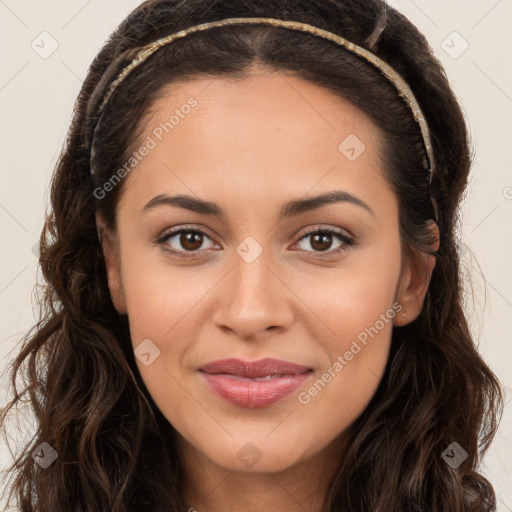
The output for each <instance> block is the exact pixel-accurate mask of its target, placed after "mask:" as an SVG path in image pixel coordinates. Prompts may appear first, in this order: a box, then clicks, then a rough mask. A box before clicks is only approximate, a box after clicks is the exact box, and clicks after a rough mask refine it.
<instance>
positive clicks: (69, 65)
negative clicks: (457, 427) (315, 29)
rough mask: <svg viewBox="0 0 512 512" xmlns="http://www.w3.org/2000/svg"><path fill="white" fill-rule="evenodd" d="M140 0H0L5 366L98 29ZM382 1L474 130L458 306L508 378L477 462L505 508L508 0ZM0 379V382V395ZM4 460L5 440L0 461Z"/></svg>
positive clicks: (1, 355)
mask: <svg viewBox="0 0 512 512" xmlns="http://www.w3.org/2000/svg"><path fill="white" fill-rule="evenodd" d="M139 3H140V2H139V0H122V1H121V0H109V1H108V2H103V1H102V2H100V1H99V0H89V1H86V0H66V1H63V0H46V1H45V2H41V1H40V0H17V1H15V0H0V34H1V36H0V38H1V43H2V45H1V47H0V54H1V57H0V58H1V63H2V64H1V68H0V113H1V120H2V122H1V125H0V130H1V132H0V155H1V160H0V169H1V181H0V183H1V186H0V239H1V241H2V243H1V246H0V247H1V249H0V255H1V260H0V319H1V320H0V365H1V367H2V369H3V367H4V365H5V364H6V362H7V361H8V360H9V358H11V357H13V355H14V353H15V350H16V345H17V341H18V340H19V338H20V336H21V335H22V334H23V333H24V332H25V331H26V329H28V328H29V327H30V326H31V325H32V324H33V322H34V313H33V306H34V305H35V301H34V296H33V287H34V284H35V282H36V277H37V275H36V273H37V262H36V257H35V255H34V253H33V251H34V246H35V245H36V244H37V241H38V238H39V234H40V231H41V228H42V222H43V214H44V212H45V208H46V206H47V204H48V186H49V180H50V175H51V172H52V170H53V166H54V164H55V162H56V159H57V157H58V154H59V152H60V149H61V147H62V144H63V142H64V140H65V136H66V130H67V126H68V123H69V121H70V117H71V113H72V107H73V103H74V100H75V97H76V95H77V93H78V91H79V88H80V85H81V81H82V79H83V77H84V76H85V74H86V70H87V67H88V66H89V63H90V62H91V61H92V59H93V57H94V55H95V54H96V52H97V51H98V49H99V48H100V46H101V45H102V44H103V42H104V40H105V39H106V38H107V37H108V35H109V34H110V33H111V32H112V31H113V29H114V28H115V27H116V26H117V25H118V23H119V22H121V20H122V19H123V18H124V17H125V16H126V15H127V14H128V13H129V12H130V11H131V10H132V9H133V8H134V7H135V6H137V5H138V4H139ZM390 3H391V4H392V5H393V6H394V7H396V8H398V9H400V10H401V11H402V12H403V13H404V14H405V15H406V16H408V17H409V18H410V19H411V21H413V22H414V23H415V24H417V25H418V27H419V28H420V30H422V31H423V32H424V33H425V35H426V36H427V38H428V39H429V41H430V43H431V45H432V47H433V48H434V51H435V53H436V54H437V56H438V57H439V59H440V60H441V61H442V62H443V64H444V65H445V67H446V70H447V74H448V77H449V79H450V80H451V83H452V84H453V87H454V89H455V91H456V93H457V95H458V97H459V99H460V101H461V103H462V106H463V109H464V111H465V113H466V116H467V121H468V124H469V128H470V131H471V134H472V140H473V145H474V151H475V165H474V167H473V173H472V179H471V185H470V187H469V190H468V193H467V198H466V202H465V205H464V209H463V218H462V221H461V232H460V237H461V240H462V242H463V244H464V245H463V247H465V249H466V251H465V257H464V261H465V264H466V267H467V269H468V271H469V272H471V274H472V276H473V282H474V286H473V295H471V294H468V296H467V312H468V315H470V319H471V326H472V330H473V333H474V335H475V337H476V339H477V340H478V341H479V344H480V350H481V352H482V354H483V355H484V357H485V359H486V360H487V361H488V363H489V364H490V366H491V367H492V368H493V369H494V371H495V372H496V373H497V375H498V377H499V378H500V379H501V380H502V382H503V384H504V385H505V387H506V392H507V396H506V402H508V405H507V406H506V408H505V413H504V417H503V421H502V425H501V429H500V431H499V433H498V436H497V439H496V441H495V443H494V445H493V447H492V448H491V450H490V452H489V454H488V456H487V458H486V459H485V461H484V463H485V464H484V467H483V471H484V473H485V474H486V475H487V477H488V478H489V479H490V480H491V481H492V482H493V484H494V485H495V488H496V491H497V494H498V499H499V506H498V510H499V512H506V511H512V489H511V486H510V481H511V474H512V464H511V463H510V461H511V460H512V439H511V436H512V434H511V431H512V430H511V405H512V402H510V400H511V399H512V394H511V391H512V375H511V371H510V368H511V367H512V343H511V340H510V332H511V326H512V323H511V321H510V319H511V317H512V272H511V265H510V254H511V253H512V241H511V240H512V237H511V236H510V232H511V228H510V223H511V221H512V172H511V166H510V156H509V151H510V146H511V144H510V143H511V129H510V128H511V121H510V116H511V114H512V88H511V83H512V80H511V77H512V72H511V65H510V64H511V62H510V61H511V47H512V32H511V31H510V30H509V27H510V26H511V22H512V0H450V2H446V1H444V0H414V1H413V0H393V1H392V2H390ZM43 32H47V33H48V34H42V33H43ZM454 32H456V33H454ZM42 39H44V48H43V43H41V40H42ZM52 45H53V46H57V45H58V47H57V48H56V50H55V51H54V53H52V54H51V55H49V56H47V55H44V53H43V52H44V51H46V52H49V51H50V50H52V49H53V48H52ZM466 46H467V48H466ZM33 47H34V48H33ZM36 50H37V51H36ZM38 52H39V53H38ZM42 57H47V58H42ZM5 382H6V381H5V379H4V381H2V384H3V385H2V386H0V400H1V402H2V403H4V401H5V393H6V387H5ZM447 392H449V391H448V390H447ZM447 441H449V442H451V441H457V440H447ZM459 441H460V440H459ZM461 444H463V443H461ZM7 460H8V457H7V454H6V451H5V449H4V447H3V446H2V447H1V450H0V466H1V467H2V468H3V467H5V464H6V461H7ZM507 484H508V485H507ZM2 508H3V507H2Z"/></svg>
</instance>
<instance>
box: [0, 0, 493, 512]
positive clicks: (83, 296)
mask: <svg viewBox="0 0 512 512" xmlns="http://www.w3.org/2000/svg"><path fill="white" fill-rule="evenodd" d="M384 8H385V4H384V3H383V2H382V1H381V0H304V1H302V0H294V1H286V0H265V1H255V0H250V1H249V0H247V1H244V0H152V1H148V2H145V3H143V4H142V5H141V6H140V7H139V8H137V9H136V10H135V11H133V12H132V13H131V14H130V15H129V16H128V17H127V18H126V20H125V21H123V23H122V24H121V25H120V26H119V27H118V29H117V30H116V31H115V32H114V33H113V34H112V35H111V37H110V38H109V40H108V41H107V42H106V44H105V45H104V47H103V48H102V49H101V51H100V52H99V54H98V56H97V57H96V58H95V60H94V62H93V63H92V65H91V67H90V69H89V72H88V74H87V77H86V79H85V81H84V83H83V86H82V89H81V91H80V93H79V96H78V99H77V102H76V105H75V110H74V117H73V120H72V123H71V126H70V129H69V134H68V138H67V141H66V144H65V147H64V149H63V151H62V153H61V156H60V158H59V160H58V163H57V165H56V169H55V173H54V176H53V181H52V189H51V210H50V212H49V213H48V214H47V217H46V222H45V225H44V228H43V231H42V234H41V239H40V259H39V261H40V265H41V268H42V272H43V276H44V279H45V288H44V290H45V295H44V300H43V301H42V302H41V310H40V311H41V313H40V319H39V322H38V323H37V325H35V326H34V327H33V328H32V329H31V330H30V331H29V332H28V333H27V334H26V336H25V337H24V339H23V346H22V348H21V350H20V352H19V354H18V355H17V357H16V359H15V360H14V361H13V364H12V368H11V383H12V387H13V398H12V400H11V402H10V403H9V404H7V406H6V407H4V409H2V412H1V415H0V424H1V425H2V427H3V428H7V427H6V425H7V421H6V415H7V413H8V411H9V410H10V409H11V408H12V407H13V406H14V405H16V404H18V403H21V402H28V403H29V405H30V407H31V409H32V410H33V413H34V416H35V419H36V423H37V431H36V433H35V435H34V437H33V438H32V440H31V442H30V443H28V444H27V446H25V449H24V450H23V451H22V453H21V454H19V456H17V457H15V460H14V463H13V465H12V467H11V468H10V471H11V473H10V475H11V477H12V478H11V482H10V487H9V489H10V493H9V498H12V497H15V498H16V500H17V502H18V506H19V508H20V510H21V511H22V512H32V511H38V512H47V511H52V512H53V511H66V512H68V511H91V512H92V511H94V512H101V511H109V512H112V511H114V512H125V511H126V512H127V511H132V510H152V511H156V510H166V511H177V510H186V507H187V505H186V504H185V503H184V500H183V496H182V490H183V489H182V481H183V472H182V467H181V465H180V460H179V458H178V456H177V449H176V443H175V434H176V432H175V430H174V428H173V427H172V425H170V424H169V422H168V421H167V420H166V419H165V417H163V415H162V414H161V412H160V411H159V410H158V408H157V407H156V405H155V403H154V402H153V401H152V399H151V396H150V395H149V393H148V391H147V389H146V388H145V386H144V384H143V382H142V380H141V377H140V375H139V372H138V371H137V366H136V364H135V361H134V354H133V349H132V346H131V342H130V336H129V329H128V322H127V317H126V316H124V315H119V314H118V313H117V311H116V310H115V308H114V306H113V304H112V301H111V298H110V294H109V291H108V285H107V274H106V268H105V262H104V258H103V253H102V250H101V246H100V243H99V238H98V233H97V226H96V222H95V213H96V212H97V211H99V212H101V213H102V214H103V217H104V218H105V219H106V221H107V224H108V225H109V226H110V227H112V228H113V229H115V224H116V217H115V212H116V205H117V203H118V199H119V197H120V193H121V191H122V189H123V182H121V183H120V184H119V185H118V186H116V187H113V189H112V190H111V191H109V192H108V193H107V194H104V195H101V196H100V195H98V194H95V193H94V191H95V190H97V189H98V187H100V188H101V187H104V184H105V183H106V182H107V181H108V180H109V178H111V176H112V175H113V173H114V172H115V171H116V170H118V169H119V168H120V167H122V165H123V163H124V162H126V159H127V155H129V154H130V153H131V152H132V151H133V150H134V148H136V146H137V144H138V140H137V139H138V138H139V136H140V134H141V127H143V126H144V123H143V120H144V119H145V116H146V115H147V114H148V112H149V109H150V107H151V105H152V104H153V103H154V102H155V101H156V100H157V99H158V98H160V97H161V96H162V95H163V94H164V93H163V91H164V90H165V87H164V86H166V85H167V84H170V83H172V82H177V81H183V80H193V79H194V78H195V77H199V76H201V75H202V76H211V77H212V78H214V77H215V76H224V77H227V76H230V77H239V78H243V77H244V76H247V75H248V73H249V71H250V69H251V66H253V65H255V64H259V65H264V66H266V67H267V68H269V69H271V70H275V71H280V72H286V73H293V74H295V75H296V76H298V77H301V78H303V79H305V80H308V81H310V82H312V83H315V84H317V85H319V86H322V87H324V88H326V89H328V90H329V91H333V92H334V93H336V94H339V95H340V96H341V97H343V98H345V99H348V100H349V101H350V102H352V103H353V104H354V105H356V106H357V107H359V108H360V109H361V110H362V111H364V112H366V113H367V114H368V115H369V116H370V117H371V118H372V119H373V121H374V122H375V123H376V125H377V126H378V127H379V128H380V129H381V130H382V132H383V134H384V136H385V142H386V143H385V147H384V148H383V150H382V158H383V163H384V172H385V173H386V177H387V179H388V181H389V183H390V184H391V186H392V187H393V190H394V191H395V192H396V195H397V198H398V201H399V212H400V233H401V241H402V248H403V251H404V254H406V255H407V257H410V258H415V257H417V254H418V252H423V253H429V251H430V247H431V245H430V244H431V239H430V237H429V231H428V229H427V226H428V220H429V219H431V218H432V209H431V205H430V202H429V199H428V188H427V180H426V179H425V171H424V167H423V165H422V154H421V151H419V148H421V138H420V133H419V129H418V126H417V124H416V122H415V121H414V119H413V117H412V115H411V112H410V111H409V110H408V109H407V107H406V106H405V104H404V102H403V101H402V100H401V99H400V97H399V95H398V94H397V91H396V89H395V88H394V87H393V86H392V85H391V84H390V83H389V82H388V81H387V80H386V79H385V78H383V76H382V75H381V74H380V73H379V71H378V70H376V69H375V68H374V67H373V66H371V65H369V64H368V63H366V62H364V61H363V60H362V59H360V58H358V57H357V56H354V55H353V54H351V53H350V52H347V51H345V50H343V49H342V48H340V47H338V46H337V45H334V44H332V43H331V42H329V41H326V40H323V39H321V38H318V37H314V36H311V35H309V34H304V33H301V32H297V31H292V30H287V29H283V28H275V27H268V26H250V27H248V26H236V27H222V28H216V29H211V30H208V31H204V32H199V33H196V34H192V35H190V36H188V37H187V38H184V39H182V40H178V41H176V42H174V43H173V44H171V45H169V46H167V47H164V48H161V49H160V50H159V51H157V52H156V53H155V54H154V55H153V56H152V57H151V58H150V59H148V60H147V61H146V62H145V63H144V64H143V65H141V66H140V67H139V68H137V69H136V70H135V71H134V72H133V73H132V74H131V75H130V76H129V77H128V78H127V79H126V80H125V82H123V84H121V85H120V86H119V87H118V89H117V90H116V91H115V92H114V94H113V95H112V97H111V98H110V100H109V102H108V103H107V105H106V108H105V111H104V112H103V117H102V123H101V127H100V126H99V127H98V133H97V144H96V147H95V150H96V154H95V160H94V163H95V167H96V174H95V175H94V177H93V176H91V172H90V156H91V151H90V129H89V127H90V126H91V122H92V121H94V120H95V116H96V111H97V105H98V103H99V102H100V101H101V99H102V97H103V96H104V94H105V91H106V89H107V87H108V86H109V85H110V83H111V82H112V81H113V80H114V79H115V77H116V75H117V73H118V72H119V70H120V69H121V68H122V66H123V65H126V63H127V62H128V57H129V56H130V55H131V53H130V50H133V49H134V48H138V47H140V46H143V45H144V44H147V43H149V42H151V41H154V40H156V39H158V38H160V37H163V36H165V35H169V34H171V33H173V32H176V31H178V30H181V29H184V28H186V27H188V26H192V25H196V24H199V23H205V22H208V21H213V20H216V19H221V18H228V17H238V16H240V17H242V16H262V17H274V18H280V19H284V20H287V19H289V20H296V21H303V22H305V23H310V24H312V25H315V26H317V27H320V28H324V29H326V30H330V31H331V32H335V33H338V34H340V35H342V36H344V37H346V38H347V39H349V40H350V41H352V42H354V43H356V44H358V45H360V46H364V47H367V45H368V43H366V42H365V40H366V39H367V38H368V36H369V34H371V33H372V31H373V30H374V27H375V25H376V23H377V20H378V19H379V17H380V15H381V13H382V10H383V9H384ZM387 9H388V22H387V26H386V28H385V30H384V31H383V33H382V35H381V38H380V40H379V43H378V47H377V49H374V50H373V51H374V53H376V54H377V55H378V56H379V57H380V58H382V59H383V60H385V61H386V62H388V63H389V64H390V65H391V66H392V67H393V68H394V69H395V70H396V71H398V72H399V73H400V74H401V75H402V76H403V77H404V78H405V80H406V81H407V82H408V83H409V85H410V87H411V88H412V90H413V92H414V94H415V96H416V98H417V99H418V102H419V104H420V105H421V107H422V110H423V112H424V114H425V117H426V119H427V122H428V124H429V127H430V130H431V133H432V140H433V149H434V155H435V164H436V169H437V173H436V177H435V181H434V183H433V184H432V190H433V193H434V194H435V197H436V200H437V203H438V205H439V210H440V218H439V222H438V226H439V231H440V248H439V250H438V251H437V253H435V256H436V259H437V262H436V266H435V268H434V271H433V275H432V279H431V282H430V285H429V289H428V292H427V296H426V299H425V303H424V307H423V310H422V312H421V314H420V316H419V317H418V318H417V319H416V320H415V321H413V322H411V323H410V324H408V325H406V326H404V327H400V328H395V329H394V330H393V335H392V345H391V352H390V356H389V361H388V365H387V368H386V371H385V374H384V376H383V378H382V381H381V383H380V386H379V388H378V390H377V392H376V394H375V396H374V397H373V399H372V400H371V402H370V404H369V405H368V407H367V408H366V410H365V411H364V412H363V413H362V414H361V416H360V417H359V418H358V419H357V420H356V421H355V422H354V424H353V425H352V426H351V428H350V432H349V434H350V438H351V442H350V443H349V448H348V451H347V452H346V453H344V454H343V457H341V454H340V463H339V468H338V470H337V472H336V475H335V477H334V478H333V479H332V481H331V482H330V486H329V492H328V494H327V496H326V499H325V505H324V510H325V511H326V512H334V511H343V512H350V511H354V512H355V511H357V512H362V511H379V512H399V511H408V512H410V511H425V512H426V511H429V512H446V511H448V510H449V511H451V512H462V511H465V512H466V511H474V512H477V511H478V512H481V511H482V512H483V511H492V510H495V495H494V491H493V488H492V486H491V484H490V483H489V482H488V481H487V480H486V479H485V478H484V477H483V476H482V475H481V474H479V473H478V471H477V470H478V466H479V462H480V460H481V457H482V455H483V454H484V453H485V452H486V450H487V448H488V446H489V444H490V442H491V441H492V439H493V436H494V435H495V431H496V428H497V424H498V421H499V417H500V414H501V409H502V394H501V389H500V386H499V382H498V380H497V379H496V377H495V375H494V374H493V372H492V371H491V370H490V369H489V368H488V366H487V365H486V364H485V363H484V361H483V360H482V358H481V357H480V355H479V354H478V352H477V350H476V349H475V345H474V343H473V340H472V336H471V333H470V329H469V327H468V323H467V319H466V316H465V313H464V310H463V307H462V288H461V276H460V274H459V253H458V247H457V237H456V229H457V221H458V211H459V210H458V209H459V207H460V201H461V198H462V194H463V192H464V190H465V186H466V183H467V179H468V173H469V169H470V164H471V158H470V150H469V146H468V136H467V130H466V125H465V122H464V118H463V115H462V113H461V109H460V107H459V105H458V103H457V101H456V99H455V97H454V94H453V93H452V90H451V89H450V86H449V84H448V82H447V78H446V76H445V73H444V71H443V69H442V66H441V64H440V63H439V62H438V61H437V59H436V58H435V57H434V55H433V53H432V51H431V49H430V47H429V45H428V43H427V41H426V39H425V37H424V36H423V35H422V34H421V33H420V32H419V31H418V30H417V29H416V27H414V26H413V25H412V24H411V23H410V22H409V21H408V20H407V19H406V18H405V17H404V16H403V15H401V14H399V13H398V12H397V11H395V10H394V9H392V8H391V7H389V6H388V7H387ZM88 112H89V113H90V115H89V116H88ZM103 196H104V197H103ZM415 255H416V256H415ZM19 378H23V381H22V382H23V389H22V390H21V391H20V390H19V389H18V387H17V385H18V386H19V382H17V380H18V379H19ZM43 442H46V443H48V444H49V445H50V446H51V447H52V448H53V449H54V450H55V451H56V452H57V454H58V458H57V460H56V461H55V462H54V463H53V464H52V465H51V466H50V467H49V468H47V469H42V468H41V467H39V465H37V464H35V463H34V460H33V458H32V452H33V450H34V449H35V448H36V447H38V446H39V445H40V444H41V443H43ZM452 442H457V443H459V445H460V446H461V447H463V448H464V450H465V451H466V452H467V459H466V460H465V461H464V462H462V464H460V465H459V466H458V467H457V468H453V467H451V466H450V465H449V464H447V462H446V461H445V460H444V459H443V457H442V453H443V451H444V450H445V449H446V448H447V447H448V446H449V445H450V444H451V443H452Z"/></svg>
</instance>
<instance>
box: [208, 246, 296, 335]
mask: <svg viewBox="0 0 512 512" xmlns="http://www.w3.org/2000/svg"><path fill="white" fill-rule="evenodd" d="M217 293H218V296H217V297H218V298H217V302H216V308H215V313H214V315H213V321H214V324H215V325H216V326H217V327H218V328H219V329H222V330H223V331H225V332H228V333H230V334H231V335H233V336H236V337H237V338H240V339H244V340H256V339H258V338H261V337H262V336H263V337H265V335H266V334H269V333H270V332H272V333H273V334H275V333H277V332H278V331H282V330H286V329H287V328H288V327H289V326H290V325H291V323H292V322H293V318H294V314H293V297H294V294H293V292H292V290H291V288H290V285H289V284H287V283H286V276H284V273H283V271H282V270H281V271H280V270H279V266H278V265H275V264H274V263H273V260H272V256H271V254H270V251H267V250H264V251H263V253H262V254H260V256H259V257H258V258H257V259H256V260H255V261H253V262H252V263H248V262H247V261H245V260H244V259H243V258H242V257H240V256H239V255H238V254H237V253H236V252H234V255H233V267H232V268H231V271H230V272H229V273H228V274H227V275H226V276H225V278H224V279H223V280H222V284H221V286H219V287H218V289H217Z"/></svg>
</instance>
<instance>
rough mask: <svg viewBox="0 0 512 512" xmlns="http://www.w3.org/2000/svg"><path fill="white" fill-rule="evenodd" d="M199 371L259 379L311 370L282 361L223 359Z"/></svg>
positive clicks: (208, 364) (206, 365)
mask: <svg viewBox="0 0 512 512" xmlns="http://www.w3.org/2000/svg"><path fill="white" fill-rule="evenodd" d="M199 370H201V371H203V372H206V373H227V374H230V375H235V376H237V377H248V378H258V377H266V376H267V375H298V374H300V373H305V372H307V371H309V370H311V368H308V367H307V366H302V365H300V364H296V363H291V362H289V361H283V360H280V359H268V358H267V359H260V360H259V361H242V360H241V359H234V358H231V359H221V360H219V361H212V362H211V363H207V364H205V365H204V366H202V367H201V368H199Z"/></svg>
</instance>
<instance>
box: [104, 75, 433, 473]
mask: <svg viewBox="0 0 512 512" xmlns="http://www.w3.org/2000/svg"><path fill="white" fill-rule="evenodd" d="M145 123H146V124H145V125H144V126H145V132H144V134H143V135H142V137H141V139H140V145H139V146H137V153H136V154H135V155H134V156H133V159H132V160H131V161H130V162H127V166H126V167H125V173H121V176H122V175H123V174H126V176H125V177H124V180H125V183H124V184H123V187H124V189H123V192H122V195H121V200H120V203H119V205H118V210H117V226H118V229H117V232H116V233H115V234H111V236H110V238H109V237H104V249H105V255H106V258H107V265H108V271H109V286H110V291H111V294H112V299H113V301H114V304H115V306H116V308H117V310H118V311H119V312H120V313H126V314H127V315H128V318H129V323H130V331H131V337H132V342H133V348H134V350H135V354H136V356H137V358H136V361H137V365H138V368H139V370H140V373H141V375H142V378H143V380H144V383H145V385H146V387H147V389H148V391H149V393H150V394H151V396H152V397H153V399H154V401H155V403H156V404H157V406H158V407H159V409H160V410H161V411H162V413H163V414H164V416H165V417H166V418H167V419H168V420H169V422H170V423H171V424H172V425H173V426H174V427H175V429H176V430H177V431H178V432H179V434H180V435H181V436H182V438H183V439H182V442H183V443H184V444H186V446H187V447H188V448H189V449H192V450H193V451H194V452H195V453H196V454H199V456H200V457H202V458H203V459H204V460H208V461H210V463H212V462H213V463H214V464H216V465H218V466H221V467H223V468H226V469H230V470H237V471H243V472H251V471H254V472H276V471H280V470H284V469H287V468H290V467H292V466H294V465H295V464H299V463H301V462H305V461H308V460H310V459H312V458H313V457H316V456H318V455H319V454H321V453H324V452H325V451H326V450H328V449H329V446H331V445H332V443H334V442H336V441H337V440H339V439H341V438H342V436H340V434H342V433H343V432H344V431H345V430H346V429H347V427H349V425H350V424H351V423H353V422H354V420H355V419H356V418H357V417H358V416H359V415H360V414H361V413H362V412H363V410H364V409H365V407H366V406H367V404H368V403H369V401H370V399H371V398H372V396H373V395H374V393H375V391H376V389H377V387H378V385H379V382H380V380H381V377H382V375H383V372H384V369H385V366H386V362H387V358H388V353H389V348H390V340H391V334H392V329H393V326H394V325H395V326H399V325H403V324H405V323H408V322H410V321H412V320H413V319H414V318H416V317H417V316H418V314H419V313H420V311H421V307H422V302H423V299H424V294H425V290H426V287H427V285H428V282H427V281H426V280H425V279H424V278H421V277H420V273H419V272H417V271H415V269H414V267H412V266H410V265H409V264H408V263H407V262H405V261H402V259H401V247H400V238H399V224H398V204H397V199H396V197H395V195H394V193H393V192H392V190H391V189H390V187H389V186H388V184H387V183H386V181H385V180H384V178H383V176H382V164H381V161H380V159H379V144H380V133H379V131H378V129H377V128H376V126H375V125H374V124H373V123H372V122H371V120H370V119H369V118H368V117H366V116H365V115H364V114H363V113H362V112H360V111H359V110H357V109H356V108H355V107H354V106H352V105H351V104H349V103H347V102H345V101H343V100H341V99H340V98H338V97H336V96H335V95H334V94H332V93H330V92H329V91H327V90H325V89H323V88H320V87H318V86H316V85H313V84H310V83H308V82H306V81H303V80H301V79H299V78H297V77H293V76H291V75H286V74H283V73H268V74H254V75H252V76H251V77H250V78H246V79H242V80H228V79H218V78H215V79H213V78H204V79H200V80H196V81H193V82H189V83H186V84H181V85H180V86H179V87H177V86H174V87H173V88H172V89H169V90H168V94H167V96H166V97H164V98H163V99H161V100H159V101H158V102H157V103H156V104H155V109H154V110H153V111H152V114H151V116H150V117H149V118H148V119H146V120H145ZM144 148H145V149H144ZM127 169H129V171H127ZM112 186H115V185H112ZM105 190H106V191H107V193H108V190H109V187H108V185H107V186H106V188H105ZM177 196H181V197H182V198H181V199H180V200H179V201H178V200H177V199H176V197H177ZM184 196H186V198H184ZM173 198H174V199H173ZM98 222H99V223H100V224H101V222H102V221H101V218H99V217H98ZM181 229H183V233H177V234H170V233H169V232H170V230H174V231H177V230H181ZM326 230H332V231H333V232H332V233H329V232H328V231H327V232H326ZM429 261H430V260H429ZM402 264H403V267H402ZM429 264H430V267H432V266H433V261H430V263H429ZM403 312H405V313H406V315H407V316H406V317H405V319H404V317H403V315H402V313H403ZM228 358H236V359H238V360H240V361H241V363H242V364H241V366H237V365H236V364H235V365H228V366H227V367H226V366H222V365H221V366H218V367H216V368H215V367H213V368H212V367H210V368H206V370H208V372H207V371H203V370H205V365H207V364H210V363H212V362H216V361H219V360H225V359H228ZM267 358H268V359H274V360H281V361H284V362H288V363H294V364H296V365H300V367H299V368H290V367H286V366H279V364H277V366H272V365H270V366H264V367H263V368H260V371H261V373H259V374H258V373H256V374H257V375H260V377H263V376H264V375H271V377H270V378H267V379H265V380H255V377H254V375H256V374H255V373H250V371H254V372H256V370H254V368H251V367H250V365H247V366H246V367H245V368H244V365H243V363H244V362H257V361H260V360H263V359H267ZM201 369H202V370H201ZM244 371H245V373H244ZM212 372H218V373H216V374H215V375H214V373H212ZM219 372H220V373H219ZM272 375H273V376H272ZM276 375H283V376H282V377H276Z"/></svg>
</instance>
